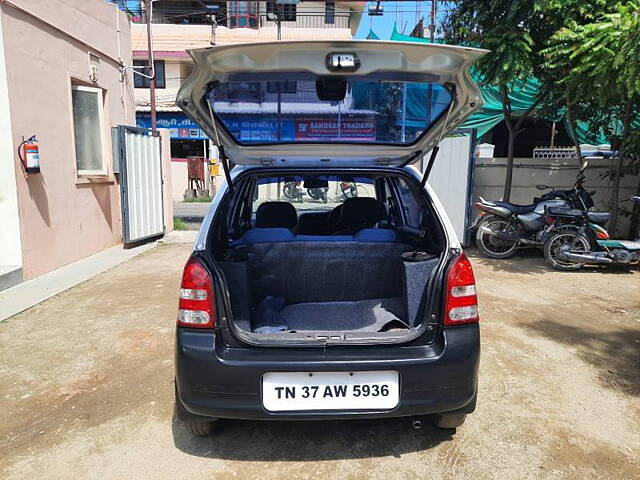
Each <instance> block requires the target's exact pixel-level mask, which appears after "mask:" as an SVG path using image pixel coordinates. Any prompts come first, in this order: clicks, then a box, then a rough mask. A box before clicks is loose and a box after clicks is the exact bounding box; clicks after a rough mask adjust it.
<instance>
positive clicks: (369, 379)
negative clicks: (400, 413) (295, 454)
mask: <svg viewBox="0 0 640 480" xmlns="http://www.w3.org/2000/svg"><path fill="white" fill-rule="evenodd" d="M399 399H400V391H399V381H398V372H394V371H380V372H313V373H308V372H270V373H265V374H264V375H263V376H262V405H263V406H264V408H265V409H266V410H268V411H270V412H283V411H299V410H371V409H373V410H377V409H380V410H389V409H391V408H394V407H396V406H397V405H398V401H399Z"/></svg>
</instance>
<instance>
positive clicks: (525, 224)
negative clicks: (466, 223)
mask: <svg viewBox="0 0 640 480" xmlns="http://www.w3.org/2000/svg"><path fill="white" fill-rule="evenodd" d="M586 167H587V162H585V163H584V164H583V165H582V167H581V168H580V170H579V172H578V175H577V178H576V182H575V184H574V187H573V188H572V189H569V190H555V189H553V188H551V187H548V186H546V185H537V186H536V188H537V189H538V190H547V189H549V188H551V191H550V192H547V193H545V194H543V195H541V196H540V197H536V198H534V199H533V200H534V202H533V203H532V204H531V205H516V204H513V203H509V202H498V201H493V202H492V201H488V200H485V199H484V198H482V197H480V201H479V202H477V203H475V207H476V208H477V209H479V210H481V211H482V212H484V215H482V216H481V217H479V218H478V220H477V221H476V224H475V225H474V226H473V227H471V228H477V230H476V245H477V246H478V249H479V250H480V252H482V254H483V255H485V256H487V257H489V258H510V257H512V256H513V255H514V254H515V253H516V251H517V250H518V249H519V248H526V247H537V248H541V247H543V246H544V244H545V242H546V240H547V238H548V236H549V234H550V232H551V225H549V224H548V223H547V216H546V210H547V209H548V208H552V207H555V208H564V209H571V208H577V209H581V210H585V211H586V210H589V209H590V208H591V207H593V199H592V198H591V196H592V195H593V194H594V193H595V192H587V191H586V190H585V189H584V187H583V183H584V179H585V175H584V170H585V169H586ZM556 228H561V229H567V230H575V229H577V228H578V227H577V226H576V225H572V224H570V223H566V224H563V225H561V226H557V227H556Z"/></svg>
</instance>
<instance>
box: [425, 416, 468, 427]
mask: <svg viewBox="0 0 640 480" xmlns="http://www.w3.org/2000/svg"><path fill="white" fill-rule="evenodd" d="M466 418H467V414H466V413H442V414H439V415H435V416H434V417H433V424H434V425H435V426H436V427H438V428H447V429H450V428H458V427H459V426H461V425H462V424H463V423H464V420H465V419H466Z"/></svg>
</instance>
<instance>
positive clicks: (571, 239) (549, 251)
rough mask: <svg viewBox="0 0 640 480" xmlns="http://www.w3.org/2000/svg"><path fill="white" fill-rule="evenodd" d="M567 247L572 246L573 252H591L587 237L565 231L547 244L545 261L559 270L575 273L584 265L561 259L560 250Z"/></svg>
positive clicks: (550, 238)
mask: <svg viewBox="0 0 640 480" xmlns="http://www.w3.org/2000/svg"><path fill="white" fill-rule="evenodd" d="M565 245H571V250H577V251H582V252H588V251H589V250H590V242H589V239H588V238H587V237H585V236H584V235H576V233H575V232H571V231H564V232H560V233H556V234H554V235H552V236H551V237H549V239H548V240H547V241H546V242H545V244H544V259H545V260H546V261H547V263H548V264H549V265H551V266H552V267H553V268H555V269H557V270H564V271H573V270H579V269H581V268H582V267H583V266H584V263H582V262H572V261H571V260H565V259H563V258H559V254H560V249H561V248H562V247H564V246H565Z"/></svg>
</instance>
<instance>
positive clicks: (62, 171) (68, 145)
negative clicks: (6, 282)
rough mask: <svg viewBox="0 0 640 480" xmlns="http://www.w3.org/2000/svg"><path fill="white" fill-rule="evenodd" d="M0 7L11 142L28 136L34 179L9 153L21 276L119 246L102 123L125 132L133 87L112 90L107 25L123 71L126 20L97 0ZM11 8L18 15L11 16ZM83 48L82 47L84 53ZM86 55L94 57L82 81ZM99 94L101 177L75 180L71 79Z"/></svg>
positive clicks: (116, 81) (19, 1) (42, 0)
mask: <svg viewBox="0 0 640 480" xmlns="http://www.w3.org/2000/svg"><path fill="white" fill-rule="evenodd" d="M12 3H13V4H15V5H16V6H17V7H18V8H16V7H14V6H11V5H8V4H0V5H1V7H0V8H1V12H2V15H3V28H4V39H5V55H6V61H7V77H8V87H9V98H10V107H11V120H12V127H13V136H14V145H15V146H17V145H18V144H19V143H20V141H21V139H22V137H23V136H24V137H28V136H31V135H33V134H36V135H37V136H38V140H39V142H40V144H39V145H40V162H41V171H42V173H41V174H34V175H29V176H28V177H27V176H26V175H25V174H24V171H23V169H22V167H21V165H20V163H19V160H18V158H17V156H16V177H17V179H16V181H17V186H18V207H19V213H20V230H21V236H22V252H23V259H24V266H23V268H24V274H25V278H27V279H28V278H33V277H35V276H37V275H40V274H43V273H45V272H48V271H50V270H52V269H54V268H57V267H60V266H62V265H65V264H68V263H71V262H74V261H76V260H79V259H81V258H84V257H86V256H89V255H91V254H93V253H96V252H98V251H100V250H103V249H105V248H107V247H110V246H113V245H116V244H118V243H119V242H121V240H122V225H121V215H120V194H119V185H118V179H117V177H116V176H115V175H114V174H113V172H112V158H111V134H110V129H111V127H112V126H115V125H121V124H130V125H135V112H134V104H133V93H132V92H133V82H132V78H131V74H130V73H129V74H128V75H127V76H126V77H125V80H126V82H128V83H126V84H123V83H121V75H120V71H119V66H118V49H117V35H116V19H117V18H118V17H117V15H118V16H119V19H120V30H121V32H120V42H121V45H122V56H123V60H122V61H123V62H124V64H126V65H131V63H132V62H131V52H130V26H129V23H128V20H127V18H126V16H125V15H124V14H123V13H122V12H120V13H117V11H116V9H115V7H114V6H113V5H109V4H107V3H106V2H104V1H103V0H38V1H37V2H34V1H33V0H12ZM21 8H23V9H24V10H26V11H27V12H28V13H25V12H24V11H21ZM89 45H90V46H89ZM89 53H92V54H93V55H96V56H98V57H99V58H100V66H99V70H98V81H97V82H96V83H93V82H91V81H90V79H89ZM72 80H73V81H74V82H77V83H79V84H84V85H87V86H92V87H98V88H101V89H103V95H104V99H105V114H104V130H105V132H104V137H103V138H104V142H105V149H104V150H105V161H106V163H107V165H108V169H109V174H108V175H107V176H105V177H100V178H92V179H88V178H79V177H78V175H77V173H76V163H75V147H74V140H73V117H72V110H71V82H72Z"/></svg>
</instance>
